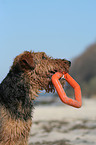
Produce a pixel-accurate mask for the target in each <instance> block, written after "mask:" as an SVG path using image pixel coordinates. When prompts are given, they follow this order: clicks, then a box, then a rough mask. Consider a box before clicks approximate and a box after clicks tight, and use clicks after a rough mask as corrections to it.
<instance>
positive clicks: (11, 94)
mask: <svg viewBox="0 0 96 145" xmlns="http://www.w3.org/2000/svg"><path fill="white" fill-rule="evenodd" d="M70 65H71V62H70V61H68V60H66V59H54V58H52V57H49V56H47V55H46V53H44V52H32V51H30V52H29V51H25V52H23V53H22V54H20V55H18V56H17V57H16V58H15V59H14V62H13V65H12V66H11V68H10V70H9V73H8V74H7V76H6V77H5V79H4V80H3V81H2V82H1V84H0V145H28V137H29V133H30V128H31V125H32V116H33V115H32V114H33V109H34V106H33V100H34V99H35V97H36V96H38V94H39V93H40V90H45V91H46V92H54V86H53V84H52V82H51V77H52V75H53V74H54V73H55V72H63V71H65V72H68V71H69V67H70Z"/></svg>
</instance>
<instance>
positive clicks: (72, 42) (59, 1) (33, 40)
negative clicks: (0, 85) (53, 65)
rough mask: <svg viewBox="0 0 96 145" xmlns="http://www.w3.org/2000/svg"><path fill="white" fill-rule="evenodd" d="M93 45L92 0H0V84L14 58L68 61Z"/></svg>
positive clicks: (95, 14)
mask: <svg viewBox="0 0 96 145" xmlns="http://www.w3.org/2000/svg"><path fill="white" fill-rule="evenodd" d="M94 42H96V0H78V1H77V0H0V82H1V81H2V79H3V78H4V77H5V76H6V74H7V73H8V71H9V68H10V66H11V65H12V62H13V59H14V57H15V56H16V55H18V54H20V53H22V52H23V51H25V50H34V51H44V52H46V53H47V54H48V55H50V56H53V57H54V58H66V59H69V60H70V59H72V58H74V57H76V56H78V55H79V54H81V53H82V52H83V51H84V50H85V49H86V47H87V46H89V45H90V44H92V43H94Z"/></svg>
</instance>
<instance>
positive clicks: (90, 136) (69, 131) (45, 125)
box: [29, 98, 96, 145]
mask: <svg viewBox="0 0 96 145" xmlns="http://www.w3.org/2000/svg"><path fill="white" fill-rule="evenodd" d="M77 144H78V145H96V99H94V98H92V99H84V100H83V105H82V107H81V108H79V109H76V108H73V107H71V106H68V105H65V104H63V103H61V105H57V106H56V105H53V106H52V105H47V106H41V105H40V106H36V107H35V109H34V113H33V125H32V127H31V132H30V138H29V145H77Z"/></svg>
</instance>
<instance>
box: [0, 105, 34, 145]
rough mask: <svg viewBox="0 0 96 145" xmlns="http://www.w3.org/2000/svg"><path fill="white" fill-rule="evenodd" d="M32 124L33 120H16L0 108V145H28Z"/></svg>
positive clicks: (3, 108) (4, 109)
mask: <svg viewBox="0 0 96 145" xmlns="http://www.w3.org/2000/svg"><path fill="white" fill-rule="evenodd" d="M31 124H32V121H31V120H28V121H27V122H25V121H22V120H20V119H19V120H15V119H14V118H12V117H11V115H10V113H9V112H8V110H6V108H5V107H4V106H0V141H1V140H2V141H1V143H0V145H27V141H28V136H29V132H30V127H31ZM17 141H18V142H17Z"/></svg>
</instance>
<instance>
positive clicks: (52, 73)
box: [49, 70, 57, 76]
mask: <svg viewBox="0 0 96 145" xmlns="http://www.w3.org/2000/svg"><path fill="white" fill-rule="evenodd" d="M56 72H57V70H51V71H49V73H50V76H52V75H54V74H55V73H56Z"/></svg>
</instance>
